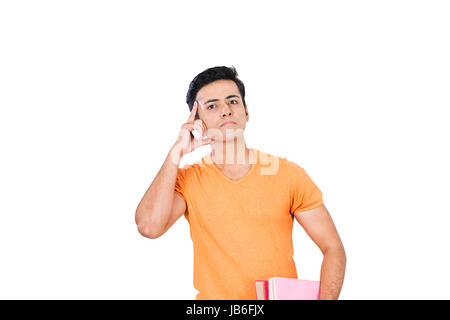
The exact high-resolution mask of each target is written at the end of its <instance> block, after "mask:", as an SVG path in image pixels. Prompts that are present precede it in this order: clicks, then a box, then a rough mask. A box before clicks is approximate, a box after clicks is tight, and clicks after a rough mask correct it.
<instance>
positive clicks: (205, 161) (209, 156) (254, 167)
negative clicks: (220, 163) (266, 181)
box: [202, 149, 259, 184]
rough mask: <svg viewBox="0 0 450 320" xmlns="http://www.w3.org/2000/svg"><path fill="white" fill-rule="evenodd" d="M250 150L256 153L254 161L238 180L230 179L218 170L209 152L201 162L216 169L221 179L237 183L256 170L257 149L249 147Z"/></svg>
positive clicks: (257, 160) (257, 161)
mask: <svg viewBox="0 0 450 320" xmlns="http://www.w3.org/2000/svg"><path fill="white" fill-rule="evenodd" d="M250 150H253V151H254V152H253V154H255V155H256V162H255V163H253V164H252V166H251V167H250V170H248V172H247V173H246V174H245V175H244V176H243V177H242V178H240V179H238V180H232V179H230V178H228V177H227V176H226V175H225V174H223V173H222V171H220V170H219V168H217V166H216V164H215V163H214V162H213V161H212V159H211V153H209V154H207V155H206V156H205V157H204V158H203V159H202V162H203V163H204V164H205V165H209V166H210V167H211V168H213V170H214V171H216V172H217V173H218V174H219V175H220V176H221V177H222V178H223V179H225V180H226V181H229V182H231V183H235V184H237V183H241V182H243V181H245V180H247V179H248V177H250V176H251V175H252V174H253V171H255V170H256V166H257V165H258V163H259V150H257V149H250Z"/></svg>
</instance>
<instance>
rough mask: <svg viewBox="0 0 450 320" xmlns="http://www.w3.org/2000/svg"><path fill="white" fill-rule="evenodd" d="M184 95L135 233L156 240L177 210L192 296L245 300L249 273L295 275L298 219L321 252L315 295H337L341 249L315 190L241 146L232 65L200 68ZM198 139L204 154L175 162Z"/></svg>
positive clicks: (250, 286) (241, 104)
mask: <svg viewBox="0 0 450 320" xmlns="http://www.w3.org/2000/svg"><path fill="white" fill-rule="evenodd" d="M186 102H187V104H188V106H189V109H190V110H191V112H190V115H189V118H188V120H187V122H186V123H184V124H183V125H182V126H181V130H180V133H179V136H178V139H177V141H176V142H175V143H174V144H173V146H172V147H171V148H170V151H169V153H168V155H167V157H166V159H165V161H164V164H163V165H162V167H161V169H160V170H159V172H158V174H157V175H156V177H155V179H154V180H153V182H152V184H151V185H150V187H149V188H148V190H147V191H146V193H145V194H144V196H143V198H142V200H141V201H140V203H139V205H138V207H137V209H136V224H137V226H138V230H139V232H140V233H141V234H142V235H143V236H144V237H148V238H151V239H155V238H158V237H160V236H161V235H163V234H164V233H165V232H166V231H167V230H168V229H169V228H170V227H171V226H172V225H173V224H174V223H175V221H176V220H177V219H178V218H180V217H181V216H182V215H184V216H185V218H186V219H187V221H188V222H189V225H190V234H191V238H192V242H193V245H194V286H195V288H196V289H197V290H198V291H199V293H198V294H197V296H196V299H199V300H200V299H201V300H204V299H216V300H219V299H220V300H230V299H233V300H251V299H256V293H255V287H254V281H255V280H261V279H268V278H270V277H276V276H277V277H288V278H297V271H296V266H295V263H294V260H293V245H292V228H293V220H294V217H295V219H296V220H297V221H298V222H299V223H300V225H301V226H302V227H303V228H304V229H305V231H306V232H307V234H308V235H309V236H310V237H311V239H312V240H313V241H314V242H315V243H316V245H317V246H318V247H319V248H320V250H321V251H322V253H323V262H322V269H321V274H320V282H321V284H320V299H337V298H338V297H339V293H340V291H341V288H342V283H343V280H344V273H345V265H346V255H345V251H344V247H343V245H342V242H341V240H340V237H339V235H338V232H337V230H336V228H335V226H334V223H333V221H332V219H331V217H330V215H329V213H328V211H327V209H326V207H325V205H324V204H323V201H322V193H321V191H320V189H319V188H318V187H317V186H316V185H315V184H314V182H313V181H312V180H311V178H310V177H309V176H308V174H307V173H306V171H305V170H304V169H303V168H302V167H300V166H299V165H297V164H296V163H294V162H292V161H289V160H287V159H286V158H280V157H276V156H273V155H270V154H267V153H264V152H263V151H260V150H256V149H249V148H248V147H247V145H246V143H245V139H244V135H243V132H244V129H245V126H246V123H247V121H248V120H249V113H248V108H247V104H246V103H245V88H244V84H243V83H242V81H241V80H239V79H238V78H237V72H236V70H235V69H234V67H232V68H227V67H214V68H210V69H207V70H205V71H203V72H202V73H200V74H198V75H197V76H196V77H195V78H194V79H193V80H192V82H191V84H190V86H189V90H188V93H187V97H186ZM194 130H196V131H198V133H199V137H198V139H196V138H195V137H194V135H193V132H194ZM202 145H210V147H211V153H210V154H208V155H207V156H205V157H203V158H202V159H201V160H200V161H198V162H197V163H195V164H192V165H186V166H184V167H183V168H179V163H180V160H181V158H182V157H183V156H184V155H185V154H187V153H189V152H191V151H193V150H194V149H196V148H197V147H199V146H202Z"/></svg>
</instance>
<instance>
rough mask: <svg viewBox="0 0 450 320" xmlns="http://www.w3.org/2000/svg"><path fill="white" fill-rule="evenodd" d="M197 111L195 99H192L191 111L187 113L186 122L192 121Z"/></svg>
mask: <svg viewBox="0 0 450 320" xmlns="http://www.w3.org/2000/svg"><path fill="white" fill-rule="evenodd" d="M196 113H197V101H194V105H193V106H192V110H191V113H190V114H189V118H188V122H193V121H194V119H195V114H196Z"/></svg>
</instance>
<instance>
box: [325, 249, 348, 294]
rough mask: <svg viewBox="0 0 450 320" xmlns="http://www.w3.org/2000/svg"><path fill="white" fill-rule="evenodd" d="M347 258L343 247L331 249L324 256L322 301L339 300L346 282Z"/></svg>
mask: <svg viewBox="0 0 450 320" xmlns="http://www.w3.org/2000/svg"><path fill="white" fill-rule="evenodd" d="M346 263H347V258H346V255H345V250H344V248H343V247H341V248H338V249H329V250H327V251H326V252H325V253H324V255H323V261H322V269H321V273H320V300H337V299H338V298H339V294H340V292H341V289H342V284H343V282H344V275H345V266H346Z"/></svg>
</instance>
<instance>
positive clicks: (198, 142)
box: [194, 138, 214, 149]
mask: <svg viewBox="0 0 450 320" xmlns="http://www.w3.org/2000/svg"><path fill="white" fill-rule="evenodd" d="M211 143H214V140H212V139H211V138H204V139H202V140H194V149H195V148H198V147H201V146H205V145H208V144H211Z"/></svg>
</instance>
